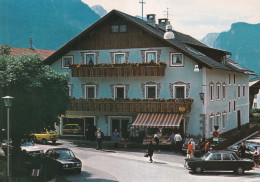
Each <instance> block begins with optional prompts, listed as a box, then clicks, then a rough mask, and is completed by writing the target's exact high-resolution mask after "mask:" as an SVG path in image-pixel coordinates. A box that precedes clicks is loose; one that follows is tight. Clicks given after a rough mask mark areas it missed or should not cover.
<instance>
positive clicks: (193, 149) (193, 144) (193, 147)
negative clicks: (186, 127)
mask: <svg viewBox="0 0 260 182" xmlns="http://www.w3.org/2000/svg"><path fill="white" fill-rule="evenodd" d="M190 142H191V145H192V152H191V157H192V158H193V157H194V152H195V146H196V144H195V142H194V140H193V138H191V139H190Z"/></svg>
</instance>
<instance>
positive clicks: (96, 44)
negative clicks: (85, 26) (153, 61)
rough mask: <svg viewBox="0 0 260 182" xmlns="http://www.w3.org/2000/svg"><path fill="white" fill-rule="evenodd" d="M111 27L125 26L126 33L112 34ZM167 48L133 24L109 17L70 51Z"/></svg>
mask: <svg viewBox="0 0 260 182" xmlns="http://www.w3.org/2000/svg"><path fill="white" fill-rule="evenodd" d="M112 25H126V27H127V30H126V32H116V33H114V32H112V30H111V26H112ZM163 46H168V45H166V44H165V43H163V42H162V41H161V40H159V39H158V38H155V37H154V36H152V35H150V34H148V33H147V32H146V31H144V30H143V29H141V28H139V27H137V26H136V25H134V24H133V23H131V22H129V21H127V20H125V19H123V18H121V17H119V16H117V15H112V16H110V17H109V18H108V19H107V20H106V21H105V22H103V23H101V24H99V25H97V26H96V27H95V28H94V29H92V30H91V31H90V32H88V33H87V34H85V37H83V38H81V39H78V40H77V43H75V44H74V46H73V47H72V48H71V49H72V50H99V49H126V48H144V47H163Z"/></svg>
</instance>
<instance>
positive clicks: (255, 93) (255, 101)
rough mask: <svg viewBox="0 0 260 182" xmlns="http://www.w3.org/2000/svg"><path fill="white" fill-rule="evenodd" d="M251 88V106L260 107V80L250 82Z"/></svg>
mask: <svg viewBox="0 0 260 182" xmlns="http://www.w3.org/2000/svg"><path fill="white" fill-rule="evenodd" d="M249 88H250V99H251V100H250V106H251V107H250V108H256V109H259V108H260V94H259V91H260V80H253V81H250V82H249Z"/></svg>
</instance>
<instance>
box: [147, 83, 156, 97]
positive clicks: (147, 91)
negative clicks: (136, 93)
mask: <svg viewBox="0 0 260 182" xmlns="http://www.w3.org/2000/svg"><path fill="white" fill-rule="evenodd" d="M147 87H155V98H148V97H147V96H148V93H147V92H148V89H147ZM144 88H145V92H144V93H145V99H157V85H145V87H144Z"/></svg>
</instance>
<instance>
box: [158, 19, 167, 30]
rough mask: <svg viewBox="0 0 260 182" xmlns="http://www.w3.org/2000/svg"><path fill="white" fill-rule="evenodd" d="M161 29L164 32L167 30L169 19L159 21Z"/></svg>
mask: <svg viewBox="0 0 260 182" xmlns="http://www.w3.org/2000/svg"><path fill="white" fill-rule="evenodd" d="M158 24H159V28H160V29H162V30H166V25H168V18H161V19H158Z"/></svg>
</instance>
